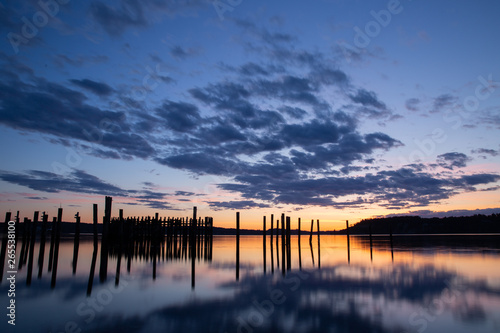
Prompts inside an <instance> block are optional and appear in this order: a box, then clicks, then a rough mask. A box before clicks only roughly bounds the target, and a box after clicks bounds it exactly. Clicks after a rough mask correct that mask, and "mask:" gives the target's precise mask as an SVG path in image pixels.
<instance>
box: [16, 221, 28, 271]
mask: <svg viewBox="0 0 500 333" xmlns="http://www.w3.org/2000/svg"><path fill="white" fill-rule="evenodd" d="M29 225H30V222H29V220H28V218H27V217H25V218H24V222H23V245H22V246H21V253H20V255H19V257H18V258H17V260H18V261H19V265H18V268H19V269H21V268H22V267H23V264H24V263H25V259H24V257H25V255H27V253H28V250H27V247H28V243H29V239H28V235H29V234H30V232H29Z"/></svg>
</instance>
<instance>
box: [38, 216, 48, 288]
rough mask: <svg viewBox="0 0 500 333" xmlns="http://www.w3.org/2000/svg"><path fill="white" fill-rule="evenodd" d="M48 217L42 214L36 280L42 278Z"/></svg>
mask: <svg viewBox="0 0 500 333" xmlns="http://www.w3.org/2000/svg"><path fill="white" fill-rule="evenodd" d="M48 218H49V216H48V215H47V214H45V212H43V213H42V233H41V234H40V249H39V251H38V278H39V279H41V278H42V271H43V261H44V257H45V239H46V237H47V220H48Z"/></svg>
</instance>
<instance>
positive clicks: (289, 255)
mask: <svg viewBox="0 0 500 333" xmlns="http://www.w3.org/2000/svg"><path fill="white" fill-rule="evenodd" d="M290 228H291V226H290V216H287V217H286V267H287V271H290V270H291V269H292V244H291V236H290V232H291V230H290Z"/></svg>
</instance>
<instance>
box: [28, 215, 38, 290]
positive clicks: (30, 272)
mask: <svg viewBox="0 0 500 333" xmlns="http://www.w3.org/2000/svg"><path fill="white" fill-rule="evenodd" d="M38 214H39V213H38V211H36V212H35V213H34V216H33V222H32V223H31V241H30V246H29V261H28V273H27V275H26V285H27V286H29V285H31V277H32V276H33V262H34V261H35V240H36V227H37V224H38Z"/></svg>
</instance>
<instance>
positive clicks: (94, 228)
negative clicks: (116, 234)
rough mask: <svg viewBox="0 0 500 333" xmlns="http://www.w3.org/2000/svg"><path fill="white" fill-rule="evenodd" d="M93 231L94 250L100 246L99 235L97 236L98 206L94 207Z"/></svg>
mask: <svg viewBox="0 0 500 333" xmlns="http://www.w3.org/2000/svg"><path fill="white" fill-rule="evenodd" d="M93 209H94V211H93V219H92V220H93V223H92V224H93V231H94V248H96V247H97V244H98V234H97V204H94V205H93Z"/></svg>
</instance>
